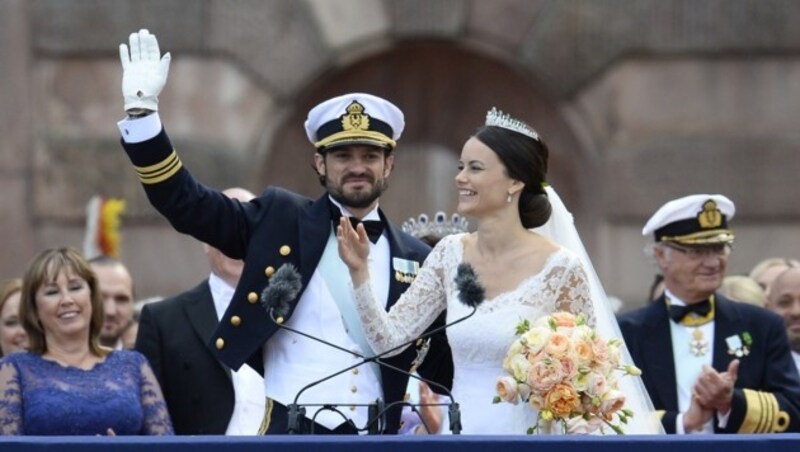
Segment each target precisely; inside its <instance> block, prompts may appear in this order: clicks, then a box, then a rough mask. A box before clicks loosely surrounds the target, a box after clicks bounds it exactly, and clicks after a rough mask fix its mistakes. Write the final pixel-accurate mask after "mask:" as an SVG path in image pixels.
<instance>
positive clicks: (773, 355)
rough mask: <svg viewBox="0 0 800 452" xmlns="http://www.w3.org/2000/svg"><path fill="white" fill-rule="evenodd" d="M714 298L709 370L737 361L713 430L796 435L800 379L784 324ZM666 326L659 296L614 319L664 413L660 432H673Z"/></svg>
mask: <svg viewBox="0 0 800 452" xmlns="http://www.w3.org/2000/svg"><path fill="white" fill-rule="evenodd" d="M715 298H716V303H715V311H716V312H715V314H714V342H713V361H712V364H713V367H714V369H716V370H717V371H718V372H722V371H725V370H727V369H728V365H729V364H730V362H731V361H733V360H734V359H737V358H738V359H739V360H740V365H739V373H738V378H737V380H736V384H735V389H734V394H733V402H732V405H731V413H730V416H729V417H728V422H727V425H726V427H725V428H724V429H720V428H719V427H718V426H717V421H716V419H715V420H714V422H713V423H714V430H715V432H717V433H767V432H784V431H786V432H798V431H800V377H798V374H797V368H796V367H795V365H794V361H793V360H792V355H791V349H790V347H789V339H788V338H787V336H786V329H785V327H784V324H783V320H782V319H781V318H780V317H779V316H777V315H776V314H774V313H772V312H770V311H767V310H766V309H764V308H760V307H757V306H752V305H749V304H746V303H738V302H735V301H731V300H728V299H726V298H725V297H723V296H721V295H720V294H716V295H715ZM669 322H670V319H669V316H668V314H667V308H666V302H665V300H664V296H663V295H662V296H661V298H659V299H658V300H656V301H654V302H653V303H651V304H650V305H649V306H647V307H644V308H642V309H638V310H635V311H632V312H629V313H625V314H623V315H621V316H620V317H619V326H620V329H621V330H622V334H623V336H624V337H625V342H626V344H627V346H628V348H629V350H630V353H631V357H632V358H633V362H634V364H636V366H638V367H639V368H641V369H642V379H643V380H644V384H645V386H646V387H647V392H649V393H650V397H651V398H652V399H653V405H654V406H655V408H656V410H664V411H665V413H664V416H663V417H662V418H661V421H662V424H663V425H664V429H665V430H666V432H667V433H675V420H676V417H677V415H678V393H677V382H676V380H675V378H676V377H675V363H674V359H673V358H672V338H671V334H670V328H669ZM734 336H736V337H739V341H738V342H740V346H739V347H737V348H738V353H737V350H734V349H730V350H729V344H728V343H727V341H726V338H730V337H734ZM734 343H735V342H734ZM748 343H749V344H748ZM687 346H688V344H687ZM745 349H746V350H745ZM737 354H738V355H741V356H736V355H737Z"/></svg>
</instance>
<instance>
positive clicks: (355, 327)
mask: <svg viewBox="0 0 800 452" xmlns="http://www.w3.org/2000/svg"><path fill="white" fill-rule="evenodd" d="M317 271H319V274H320V276H322V279H324V280H325V285H327V286H328V291H329V292H330V293H331V298H333V301H335V302H336V306H338V307H339V313H340V314H341V315H342V323H343V324H344V327H345V331H346V332H347V335H348V336H350V338H351V339H352V340H353V342H355V343H356V344H358V346H359V347H360V348H361V352H362V353H363V354H364V356H367V357H369V356H375V352H374V351H372V347H370V345H369V341H367V336H366V335H365V334H364V329H363V328H362V327H361V319H360V318H359V316H358V312H357V311H356V306H355V300H353V292H352V290H351V288H350V287H351V285H350V284H347V281H349V280H350V270H348V268H347V266H346V265H345V263H344V262H343V261H342V260H341V259H340V258H339V244H338V242H337V241H336V234H334V233H333V232H331V234H330V236H329V237H328V243H327V244H326V245H325V251H324V252H323V253H322V258H320V261H319V264H318V265H317ZM369 366H370V368H372V371H373V372H374V373H375V376H376V377H377V378H378V381H381V368H380V365H378V364H377V363H375V362H371V363H369Z"/></svg>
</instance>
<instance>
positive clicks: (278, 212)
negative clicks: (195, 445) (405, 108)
mask: <svg viewBox="0 0 800 452" xmlns="http://www.w3.org/2000/svg"><path fill="white" fill-rule="evenodd" d="M120 56H121V59H122V65H123V72H124V74H123V82H122V87H123V97H124V99H125V111H126V112H127V114H128V118H127V119H125V120H123V121H120V123H119V129H120V133H121V135H122V139H123V146H124V147H125V150H126V151H127V153H128V156H129V158H130V159H131V161H132V162H133V165H134V166H135V168H136V172H137V174H138V175H139V178H140V180H141V182H142V184H143V186H144V189H145V191H146V193H147V196H148V197H149V199H150V201H151V203H152V204H153V205H154V206H155V207H156V208H157V209H158V211H159V212H161V213H162V214H164V215H165V216H166V217H167V218H168V219H169V221H170V223H171V224H172V225H173V226H174V227H175V229H177V230H178V231H180V232H184V233H187V234H191V235H193V236H194V237H195V238H197V239H198V240H200V241H202V242H204V243H207V244H209V245H211V246H213V247H215V248H217V249H219V250H221V251H222V252H223V253H225V254H226V255H228V256H229V257H231V258H233V259H243V260H244V262H245V265H244V269H243V272H242V276H241V279H240V281H239V284H238V286H237V288H236V291H235V293H234V295H233V299H232V300H231V304H230V306H229V308H228V309H227V311H226V312H225V314H224V315H223V316H222V318H221V320H220V324H219V326H218V327H217V329H216V331H215V332H214V334H213V335H212V337H211V341H210V344H209V346H210V347H211V348H212V349H213V351H214V353H215V355H216V356H217V358H218V359H219V360H220V361H222V362H223V363H225V364H226V365H228V366H230V367H231V368H233V369H238V368H239V367H240V366H241V365H242V364H243V363H245V362H247V363H248V364H250V365H251V366H252V367H253V368H254V369H256V370H258V371H259V372H264V384H265V390H266V395H267V397H268V399H269V400H268V406H267V410H266V414H265V417H264V424H263V426H262V427H263V430H264V431H266V432H267V433H285V432H286V431H287V419H288V411H287V405H288V404H291V403H292V402H293V401H294V399H295V397H296V396H297V395H298V393H300V392H301V391H302V397H300V399H299V403H300V404H308V405H309V411H308V412H307V414H306V416H307V417H306V418H305V420H304V424H305V425H306V428H311V427H313V428H314V431H315V432H318V433H350V434H352V433H357V432H358V431H359V430H361V429H364V428H365V426H367V425H368V424H370V423H371V421H372V420H373V418H372V417H371V416H370V415H369V412H368V408H367V405H368V404H370V403H373V402H375V401H376V399H382V400H383V401H384V402H385V403H387V404H392V403H395V402H399V401H401V400H402V398H403V395H404V394H405V388H406V383H407V381H408V376H407V373H406V372H398V371H396V370H393V369H391V368H389V367H387V366H380V367H379V366H377V365H366V366H359V367H354V368H353V369H352V370H349V371H347V372H345V373H342V374H339V375H336V376H335V377H334V376H333V375H334V374H335V373H337V372H339V371H340V370H342V369H344V368H346V367H348V366H351V365H353V366H354V365H357V364H358V363H359V362H360V358H358V357H357V355H370V354H372V352H371V351H370V350H369V349H368V347H369V345H368V344H367V343H366V341H365V340H364V337H363V331H362V330H360V325H358V323H357V322H353V312H350V310H352V300H351V299H350V298H351V296H352V295H351V290H350V289H349V287H348V286H347V284H346V283H345V284H342V281H347V280H348V273H347V269H346V267H345V266H344V264H343V263H342V262H341V260H340V259H339V257H338V252H337V248H336V238H335V235H334V233H333V225H334V224H338V221H339V218H340V217H341V216H348V217H351V218H352V219H353V220H358V221H361V222H362V223H364V224H365V226H366V227H367V229H368V230H369V231H370V232H371V239H372V240H373V249H372V253H371V256H375V258H374V259H372V260H371V262H370V265H371V267H370V270H371V271H370V274H372V275H375V277H374V279H373V281H372V287H373V288H374V289H375V291H376V296H377V298H378V299H379V300H382V301H383V302H384V303H385V306H386V308H387V309H388V308H389V307H390V306H391V305H392V304H393V303H394V302H395V301H396V300H397V299H398V297H399V296H400V294H401V293H402V292H403V291H404V290H405V289H406V288H407V287H408V285H409V283H410V282H411V281H412V279H413V277H414V276H415V274H416V271H417V270H418V269H419V267H420V265H421V263H422V261H423V260H424V259H425V257H426V256H427V254H428V252H429V250H430V248H429V247H428V246H427V245H425V244H423V243H422V242H420V241H419V240H417V239H415V238H413V237H411V236H410V235H408V234H405V233H403V232H402V231H400V230H399V228H397V227H395V226H394V225H392V224H391V223H389V222H388V221H387V220H386V218H385V216H384V214H383V212H382V211H381V210H380V209H379V208H378V199H379V196H380V194H381V193H382V192H383V190H384V189H385V188H386V186H387V180H388V178H389V175H390V174H391V172H392V168H393V165H394V149H395V146H396V144H397V139H399V138H400V135H401V133H402V131H403V127H404V118H403V113H402V112H401V111H400V109H399V108H397V107H396V106H395V105H393V104H392V103H391V102H389V101H387V100H385V99H382V98H380V97H377V96H373V95H369V94H364V93H352V94H346V95H343V96H339V97H336V98H333V99H329V100H327V101H325V102H322V103H321V104H319V105H317V106H316V107H314V108H313V109H312V110H311V111H310V112H309V114H308V119H307V121H306V123H305V128H306V132H307V135H308V138H309V140H310V141H311V143H312V144H313V146H314V148H315V150H316V153H315V154H314V166H315V169H316V171H317V173H318V175H319V178H320V181H321V182H322V184H323V185H324V186H325V188H326V190H327V193H326V194H325V195H323V196H322V197H320V198H319V199H317V200H313V199H309V198H307V197H305V196H300V195H298V194H296V193H292V192H289V191H287V190H284V189H281V188H276V187H269V188H267V189H266V190H265V191H264V193H263V194H262V195H261V196H259V197H257V198H256V199H254V200H253V201H250V202H245V203H242V202H239V201H236V200H231V199H229V198H228V197H226V196H225V195H223V194H221V193H219V192H218V191H216V190H212V189H210V188H208V187H206V186H203V185H202V184H200V183H199V182H198V181H197V180H195V179H194V178H193V177H192V175H191V174H190V173H189V171H188V170H187V169H186V168H185V167H183V165H182V164H181V160H180V158H179V157H178V155H177V153H176V152H175V151H174V150H173V148H172V145H171V144H170V141H169V138H168V137H167V134H166V132H165V130H164V128H163V127H162V125H161V121H160V119H159V116H158V114H157V113H156V110H157V109H158V94H159V93H160V92H161V89H162V88H163V86H164V84H165V83H166V78H167V72H168V70H169V61H170V56H169V54H166V55H164V56H163V57H161V55H160V50H159V49H158V43H157V41H156V38H155V36H153V35H151V34H150V33H149V32H148V31H147V30H141V31H139V32H138V33H133V34H131V37H130V48H128V46H126V45H125V44H122V45H121V46H120ZM284 264H292V265H294V266H295V267H296V268H297V270H298V271H299V273H300V275H301V280H302V289H301V292H300V294H299V295H298V299H299V301H298V302H297V303H296V304H295V305H292V311H291V312H290V316H287V318H288V320H287V322H286V324H287V325H288V326H290V327H293V328H295V329H297V330H300V331H302V332H304V333H306V334H308V335H310V336H313V337H315V338H319V339H322V340H324V341H326V342H328V343H330V344H333V345H335V346H337V347H341V348H343V349H346V350H347V351H351V352H353V353H347V352H345V351H342V350H340V349H338V348H336V347H333V346H330V345H326V344H323V343H321V342H318V341H315V340H311V339H309V338H306V337H303V336H301V335H297V334H293V333H291V332H288V331H287V330H282V329H279V327H278V325H277V324H276V323H275V322H273V321H272V320H271V319H270V317H269V316H268V314H267V312H265V310H264V309H263V308H262V306H261V305H260V303H259V298H260V297H259V295H260V294H261V293H262V289H264V287H265V286H267V285H269V284H270V278H271V277H272V276H273V274H274V273H275V272H276V270H277V269H279V268H280V267H281V266H282V265H284ZM443 319H444V317H440V319H439V322H438V324H439V325H441V324H442V322H443ZM355 320H357V319H355ZM436 326H437V325H436V324H435V325H434V326H433V327H432V328H434V327H436ZM429 350H430V354H429V356H428V359H427V360H426V362H425V363H424V365H423V366H422V367H420V368H419V373H420V374H421V375H423V376H426V377H430V378H431V379H432V380H435V381H437V382H439V383H441V384H443V385H444V386H446V387H449V386H450V385H451V384H452V372H453V370H452V358H451V355H450V348H449V345H448V344H447V340H446V337H445V336H444V334H443V332H441V331H440V332H439V333H438V334H436V335H435V337H433V338H432V339H431V342H430V347H429ZM415 358H417V353H415V350H414V347H413V346H412V347H409V348H408V349H407V350H405V351H404V352H403V353H401V354H400V355H398V356H397V357H393V358H389V359H386V360H384V361H385V362H388V363H389V364H391V365H392V366H394V367H396V368H399V369H401V370H403V371H405V370H406V369H410V368H411V367H412V362H414V360H415ZM329 377H330V378H329ZM306 385H311V386H310V387H309V388H307V389H304V388H305V386H306ZM209 390H212V389H209ZM319 403H323V404H331V405H336V407H335V408H336V410H335V411H333V410H325V411H321V412H319V414H318V415H317V413H316V408H315V407H311V406H310V405H311V404H319ZM400 411H401V410H400V405H394V406H393V407H392V408H390V409H389V410H388V415H387V418H386V423H385V426H384V428H383V430H384V431H386V432H391V433H394V432H396V431H397V429H398V425H399V420H400ZM315 415H316V418H315V420H316V423H314V424H312V422H311V420H310V418H311V417H314V416H315Z"/></svg>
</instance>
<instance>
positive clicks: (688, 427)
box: [683, 395, 714, 433]
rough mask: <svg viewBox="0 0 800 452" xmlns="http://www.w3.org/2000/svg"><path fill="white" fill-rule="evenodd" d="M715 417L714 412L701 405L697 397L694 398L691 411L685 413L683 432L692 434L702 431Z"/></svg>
mask: <svg viewBox="0 0 800 452" xmlns="http://www.w3.org/2000/svg"><path fill="white" fill-rule="evenodd" d="M712 417H714V410H712V409H710V408H706V407H704V406H703V405H702V404H700V402H699V400H698V399H697V396H696V395H693V396H692V401H691V404H690V405H689V410H687V411H686V412H685V413H683V431H685V432H686V433H691V432H694V431H698V430H701V429H702V428H703V426H704V425H705V424H706V423H707V422H708V421H710V420H711V418H712Z"/></svg>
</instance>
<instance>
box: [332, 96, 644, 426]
mask: <svg viewBox="0 0 800 452" xmlns="http://www.w3.org/2000/svg"><path fill="white" fill-rule="evenodd" d="M547 160H548V149H547V146H546V145H545V144H544V143H543V142H542V140H541V139H540V138H539V136H538V134H537V133H536V132H535V131H534V130H533V129H532V128H530V127H529V126H527V125H526V124H524V123H522V122H520V121H517V120H515V119H512V118H511V117H509V116H508V115H504V114H502V112H499V111H497V110H495V109H492V110H491V111H490V112H489V113H488V114H487V119H486V124H485V125H484V126H483V127H481V128H480V129H479V130H478V131H477V133H476V134H475V135H474V136H472V137H471V138H470V139H469V140H467V142H466V143H465V144H464V147H463V149H462V152H461V159H460V163H459V172H458V174H457V175H456V178H455V181H456V186H457V188H458V212H459V213H460V214H462V215H465V216H469V217H471V218H473V219H475V220H477V221H478V227H477V230H476V231H475V232H473V233H465V234H455V235H451V236H448V237H445V238H444V239H443V240H441V241H440V242H439V243H438V244H437V245H436V247H435V248H434V249H433V251H432V252H431V254H430V256H429V257H428V259H427V260H426V261H425V263H424V265H423V267H422V269H421V270H420V272H419V273H418V275H417V277H416V279H415V280H414V282H413V284H412V285H411V286H410V288H409V289H408V290H407V291H406V292H405V294H404V295H403V296H402V297H401V299H400V300H399V301H398V302H397V304H395V305H394V306H393V307H392V309H391V310H390V311H389V312H388V313H386V312H385V311H384V310H383V309H382V308H381V307H379V306H378V304H377V303H376V302H375V301H374V300H375V297H374V296H373V293H372V288H371V287H370V284H369V279H370V278H369V270H368V265H367V261H368V258H369V241H368V238H367V235H366V232H365V230H364V228H363V225H358V228H357V229H354V228H353V226H351V224H350V223H349V222H348V221H342V222H341V223H340V225H339V227H338V230H337V238H338V241H339V254H340V256H341V258H342V260H343V261H344V262H345V263H346V264H347V266H348V268H349V270H350V276H351V279H352V282H353V288H354V292H355V297H354V298H355V302H356V307H357V310H358V313H359V316H360V318H361V322H362V325H363V327H364V332H365V334H366V336H367V338H368V340H369V342H370V345H371V346H372V349H373V351H374V352H375V353H382V352H384V351H386V350H390V349H392V348H394V347H396V346H397V345H399V344H402V343H404V342H408V341H410V340H412V339H413V338H414V337H417V336H419V335H420V334H421V333H422V332H423V331H424V330H425V329H426V328H427V327H428V326H429V325H430V323H431V322H433V320H434V319H436V317H437V316H438V315H439V314H440V313H441V312H442V311H444V310H445V309H447V318H448V319H447V320H448V323H449V322H452V321H454V320H456V319H459V318H462V317H465V316H466V315H467V314H468V313H469V312H470V311H471V308H468V307H467V306H465V305H463V304H461V303H460V302H459V301H458V297H457V288H456V285H455V282H454V278H455V276H456V271H457V267H458V265H459V264H460V263H462V262H465V263H468V264H470V265H471V266H472V268H473V269H474V271H475V273H476V274H477V276H478V279H479V280H480V282H481V285H482V286H483V288H484V289H485V294H486V299H485V300H484V301H483V303H481V304H480V305H479V307H478V310H477V312H476V313H475V315H473V316H472V317H470V318H469V319H467V320H466V321H464V322H460V323H458V324H456V325H454V326H452V327H450V328H448V330H447V336H448V340H449V342H450V345H451V348H452V350H453V362H454V366H455V375H454V381H453V391H452V392H453V397H454V399H455V400H456V401H457V402H459V403H460V404H461V407H462V409H461V412H462V426H463V432H464V433H467V434H522V433H524V432H525V431H526V430H527V429H528V427H531V426H532V425H534V424H536V419H537V413H536V412H535V411H534V410H533V409H532V408H531V407H530V406H527V405H526V404H520V405H511V404H506V403H502V404H493V403H492V399H493V397H494V396H495V382H496V380H497V378H498V377H499V376H501V375H503V373H504V371H503V367H502V363H503V359H504V358H505V356H506V352H507V351H508V347H509V345H510V344H511V343H512V342H513V340H514V339H515V338H516V337H515V326H516V325H517V324H518V323H519V321H520V319H528V320H530V321H533V320H535V319H537V318H539V317H541V316H543V315H546V314H550V313H553V312H556V311H568V312H571V313H574V314H579V313H584V315H586V317H587V318H588V323H589V324H590V325H591V326H594V327H596V328H597V329H598V331H599V333H600V334H601V335H603V337H604V338H606V339H610V338H612V337H617V338H621V337H622V336H621V334H619V329H618V327H617V324H616V321H615V319H614V316H613V313H612V312H611V310H610V308H609V307H608V302H607V300H606V298H605V294H604V293H603V291H602V287H601V286H600V284H599V281H598V280H597V277H596V275H595V274H594V271H593V269H592V268H591V263H590V261H589V260H588V258H587V257H586V254H585V251H584V250H583V246H582V244H581V242H580V239H579V237H578V236H577V232H575V231H574V225H573V223H572V218H571V215H570V214H569V212H567V210H566V209H565V208H564V206H563V204H562V203H561V201H560V200H559V199H558V196H557V195H556V194H555V191H553V190H552V189H551V188H550V187H548V186H547V184H546V182H545V181H546V178H545V176H546V173H547ZM551 213H552V218H551ZM533 228H540V229H539V231H540V232H541V233H539V232H534V231H532V230H531V229H533ZM587 269H588V270H589V275H590V276H587ZM399 352H400V351H398V353H399ZM628 362H630V360H629V359H628ZM622 380H629V382H628V384H627V386H626V387H624V388H622V389H623V391H625V392H624V393H625V394H626V407H628V408H630V409H632V410H634V412H635V413H636V415H635V417H634V419H635V421H634V422H633V423H632V424H630V423H629V424H628V425H626V426H625V430H626V432H627V433H656V432H658V431H659V428H660V424H658V423H657V422H651V420H652V418H653V417H651V413H652V412H653V409H652V404H651V403H650V400H649V398H648V397H647V393H646V391H645V389H644V386H643V385H642V384H641V380H640V379H638V378H634V377H626V378H623V379H622ZM630 381H632V383H631V382H630ZM620 383H623V381H621V382H620Z"/></svg>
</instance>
